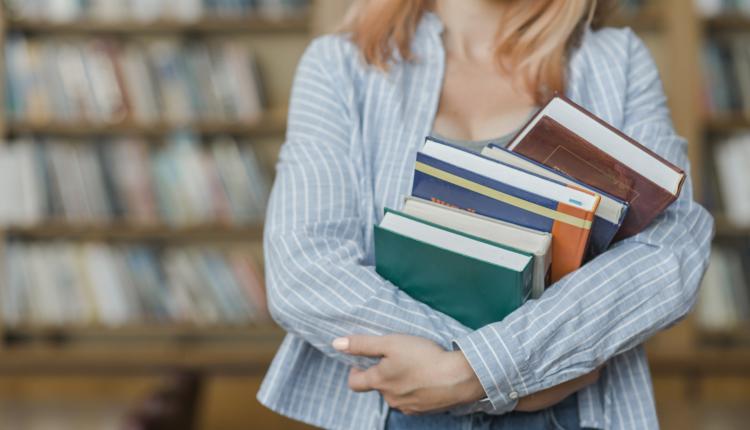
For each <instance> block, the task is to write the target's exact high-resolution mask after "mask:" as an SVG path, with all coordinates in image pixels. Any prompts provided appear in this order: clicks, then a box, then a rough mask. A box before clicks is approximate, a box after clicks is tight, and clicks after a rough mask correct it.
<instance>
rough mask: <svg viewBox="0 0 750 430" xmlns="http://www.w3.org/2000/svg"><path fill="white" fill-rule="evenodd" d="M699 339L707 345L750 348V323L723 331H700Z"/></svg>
mask: <svg viewBox="0 0 750 430" xmlns="http://www.w3.org/2000/svg"><path fill="white" fill-rule="evenodd" d="M698 339H699V340H700V341H701V342H703V343H706V344H711V345H726V346H730V347H731V346H746V347H747V346H750V323H744V324H741V325H739V326H737V327H733V328H729V329H721V330H707V329H699V330H698Z"/></svg>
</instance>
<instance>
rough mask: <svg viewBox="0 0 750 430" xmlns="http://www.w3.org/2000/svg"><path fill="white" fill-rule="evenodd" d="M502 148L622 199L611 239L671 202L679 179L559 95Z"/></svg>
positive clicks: (635, 227) (659, 160)
mask: <svg viewBox="0 0 750 430" xmlns="http://www.w3.org/2000/svg"><path fill="white" fill-rule="evenodd" d="M548 114H549V115H548ZM552 116H555V117H556V118H558V119H559V120H560V121H565V122H566V124H565V125H563V124H562V123H561V122H559V121H558V120H556V119H554V118H553V117H552ZM508 148H509V149H511V150H512V151H514V152H517V153H519V154H521V155H524V156H526V157H528V158H531V159H533V160H536V161H538V162H540V163H542V164H545V165H547V166H549V167H552V168H553V169H556V170H559V171H561V172H563V173H565V174H566V175H569V176H571V177H573V178H575V179H577V180H579V181H581V182H584V183H586V184H588V185H590V186H592V187H594V188H597V189H600V190H602V191H604V192H606V193H609V194H611V195H613V196H615V197H617V198H618V199H621V200H624V201H627V202H628V203H629V204H630V209H629V210H628V213H627V215H626V216H625V220H624V221H623V225H622V227H621V228H620V230H619V232H618V233H617V235H616V236H615V240H620V239H625V238H627V237H630V236H633V235H635V234H637V233H639V232H641V231H642V230H643V229H645V228H646V227H647V226H648V225H649V224H650V223H651V221H653V219H654V218H656V217H657V216H658V215H659V214H660V213H661V212H662V211H663V210H664V209H665V208H666V207H667V206H669V205H670V204H671V203H672V202H673V201H675V199H676V198H677V196H678V195H679V194H680V190H681V188H682V184H683V182H684V180H685V174H684V172H682V170H680V169H679V168H677V167H675V166H674V165H673V164H671V163H669V162H668V161H666V160H664V159H663V158H662V157H660V156H659V155H657V154H655V153H654V152H652V151H651V150H649V149H648V148H646V147H644V146H643V145H641V144H639V143H638V142H636V141H634V140H633V139H631V138H629V137H628V136H625V135H624V134H623V133H622V132H620V131H618V130H617V129H615V128H614V127H612V126H610V125H609V124H607V123H605V122H604V121H602V120H601V119H599V118H598V117H596V116H594V115H593V114H592V113H590V112H588V111H586V110H585V109H583V108H582V107H580V106H578V105H576V104H574V103H573V102H571V101H570V100H567V99H564V98H562V97H560V96H557V97H555V98H553V99H552V100H551V101H550V102H549V103H548V104H547V106H545V107H544V108H543V109H542V110H540V111H539V113H538V114H537V115H536V116H535V117H533V118H532V119H531V120H530V122H529V123H528V124H527V125H526V126H525V127H524V128H523V129H522V130H521V131H520V132H519V134H518V135H517V136H516V137H515V138H514V139H513V141H512V142H511V143H510V145H508Z"/></svg>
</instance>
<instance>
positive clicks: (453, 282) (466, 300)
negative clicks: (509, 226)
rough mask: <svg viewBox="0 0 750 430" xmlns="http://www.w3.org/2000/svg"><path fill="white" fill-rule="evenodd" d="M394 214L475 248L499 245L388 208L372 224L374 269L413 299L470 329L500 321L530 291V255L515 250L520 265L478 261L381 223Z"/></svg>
mask: <svg viewBox="0 0 750 430" xmlns="http://www.w3.org/2000/svg"><path fill="white" fill-rule="evenodd" d="M394 214H395V216H396V217H400V218H405V219H407V220H411V221H412V222H413V223H415V225H422V226H423V227H425V228H431V229H432V230H433V231H437V232H438V233H437V234H440V232H442V233H443V234H445V235H448V236H450V237H451V238H452V239H454V240H458V239H460V238H463V239H464V240H467V241H471V243H473V244H474V245H475V246H476V247H479V246H480V244H484V245H485V246H491V247H493V248H496V249H498V250H500V249H504V248H503V247H502V246H501V245H499V244H493V243H491V242H489V241H485V240H482V239H479V238H475V237H472V236H469V235H464V234H461V233H458V232H455V231H451V230H448V229H443V228H441V227H438V226H435V225H432V224H429V223H425V222H423V221H419V220H417V219H415V218H413V217H409V216H407V215H402V214H399V213H397V212H391V211H388V212H387V213H386V216H385V217H384V220H383V221H384V222H381V225H376V226H375V227H374V228H375V260H376V271H377V272H378V274H380V275H381V276H382V277H383V278H385V279H387V280H389V281H390V282H392V283H393V284H394V285H396V286H397V287H399V288H400V289H401V290H403V291H404V292H405V293H407V294H409V295H410V296H411V297H413V298H414V299H416V300H419V301H421V302H422V303H425V304H427V305H428V306H430V307H432V308H433V309H435V310H438V311H440V312H443V313H445V314H447V315H449V316H451V317H453V318H455V319H456V320H457V321H459V322H461V323H462V324H464V325H466V326H467V327H471V328H474V329H477V328H480V327H483V326H485V325H487V324H491V323H493V322H497V321H500V320H502V319H503V318H505V316H507V315H508V314H510V313H511V312H513V311H514V310H515V309H517V308H518V307H519V306H521V305H522V304H523V302H524V301H525V300H526V298H527V295H528V293H529V291H530V290H531V278H532V275H531V267H532V264H531V263H532V259H533V257H532V256H531V255H530V254H517V255H518V256H520V257H521V260H523V261H525V265H523V267H522V268H520V270H516V269H515V268H509V267H503V266H501V265H498V264H494V263H491V262H488V261H482V260H479V259H477V258H474V257H471V256H468V255H463V254H460V253H458V252H454V251H451V250H448V249H446V248H443V247H440V246H437V245H433V244H431V243H427V242H424V241H420V240H416V239H414V238H412V237H409V236H406V235H405V234H401V233H397V232H395V231H392V230H390V229H389V228H387V227H383V225H385V224H386V223H385V221H386V220H388V218H389V216H394Z"/></svg>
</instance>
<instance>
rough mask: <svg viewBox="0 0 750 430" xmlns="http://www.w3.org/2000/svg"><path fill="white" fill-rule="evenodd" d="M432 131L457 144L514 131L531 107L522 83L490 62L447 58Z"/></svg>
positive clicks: (528, 95)
mask: <svg viewBox="0 0 750 430" xmlns="http://www.w3.org/2000/svg"><path fill="white" fill-rule="evenodd" d="M439 91H440V101H439V105H438V110H437V113H436V116H435V121H434V131H435V132H436V133H438V134H440V135H442V136H445V137H450V138H454V139H461V140H486V139H492V138H496V137H498V136H502V135H505V134H507V133H510V132H512V131H514V130H515V129H517V128H518V127H519V126H520V125H521V124H522V123H523V122H524V121H525V120H526V118H527V117H528V114H529V112H530V110H531V109H532V108H533V106H534V104H535V103H534V100H533V97H532V95H531V94H530V93H529V91H527V88H526V86H525V84H524V82H523V80H522V79H520V78H518V77H514V76H511V75H510V74H509V73H507V72H505V71H503V70H502V69H501V68H500V67H499V66H498V65H497V64H496V63H495V62H494V60H493V59H487V60H485V61H468V60H462V59H451V58H450V56H448V58H447V60H446V65H445V76H444V79H443V82H442V85H441V88H440V90H439Z"/></svg>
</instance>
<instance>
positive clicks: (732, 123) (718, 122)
mask: <svg viewBox="0 0 750 430" xmlns="http://www.w3.org/2000/svg"><path fill="white" fill-rule="evenodd" d="M743 129H750V117H748V116H745V115H742V114H727V115H720V116H716V117H713V118H709V119H707V120H706V121H705V130H706V131H707V132H709V133H714V134H727V133H734V132H736V131H740V130H743Z"/></svg>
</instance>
